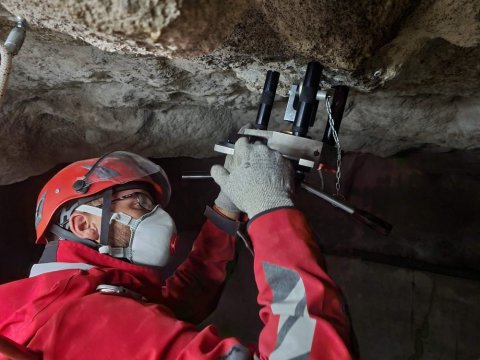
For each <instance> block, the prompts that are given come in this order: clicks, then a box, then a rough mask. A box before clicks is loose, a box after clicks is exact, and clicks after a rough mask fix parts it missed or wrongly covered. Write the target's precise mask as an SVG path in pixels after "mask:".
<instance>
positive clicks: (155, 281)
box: [38, 240, 164, 289]
mask: <svg viewBox="0 0 480 360" xmlns="http://www.w3.org/2000/svg"><path fill="white" fill-rule="evenodd" d="M55 262H57V263H78V264H85V265H88V266H89V267H93V268H97V267H98V268H102V269H105V268H108V269H112V270H121V271H126V272H127V273H129V274H132V275H134V276H135V277H137V278H142V279H144V281H147V282H148V283H149V284H151V285H152V286H154V287H156V289H158V286H162V285H164V279H163V277H162V270H161V268H154V267H150V266H142V265H135V264H132V263H130V262H127V261H123V260H120V259H117V258H114V257H111V256H109V255H104V254H100V253H99V252H98V251H97V250H96V249H92V248H90V247H88V246H86V245H84V244H82V243H78V242H75V241H69V240H56V241H51V242H49V243H48V244H47V245H45V249H44V251H43V254H42V256H41V258H40V260H39V262H38V263H39V264H51V263H55ZM78 268H81V267H78ZM57 270H59V269H57ZM52 271H54V270H52Z"/></svg>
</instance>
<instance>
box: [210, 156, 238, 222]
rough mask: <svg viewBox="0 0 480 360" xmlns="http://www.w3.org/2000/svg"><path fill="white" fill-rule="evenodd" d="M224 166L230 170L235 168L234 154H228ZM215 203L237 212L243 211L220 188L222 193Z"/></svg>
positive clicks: (221, 207)
mask: <svg viewBox="0 0 480 360" xmlns="http://www.w3.org/2000/svg"><path fill="white" fill-rule="evenodd" d="M223 166H224V167H225V169H227V171H228V172H231V171H232V170H233V156H232V155H227V157H226V158H225V164H224V165H223ZM215 205H217V207H219V208H220V209H223V210H227V211H230V212H233V213H236V214H240V212H241V211H240V209H239V208H238V207H236V206H235V204H234V203H233V202H232V200H230V198H229V197H228V196H227V195H226V194H225V193H224V192H223V191H222V190H220V193H219V194H218V196H217V198H216V199H215Z"/></svg>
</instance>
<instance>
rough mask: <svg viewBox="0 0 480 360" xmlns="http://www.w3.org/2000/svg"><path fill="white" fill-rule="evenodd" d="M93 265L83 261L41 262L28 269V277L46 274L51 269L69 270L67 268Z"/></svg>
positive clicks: (81, 267) (86, 268)
mask: <svg viewBox="0 0 480 360" xmlns="http://www.w3.org/2000/svg"><path fill="white" fill-rule="evenodd" d="M93 267H94V266H92V265H89V264H84V263H64V262H51V263H43V264H35V265H33V266H32V269H31V270H30V275H29V277H34V276H37V275H42V274H46V273H49V272H53V271H60V270H69V269H79V270H89V269H91V268H93Z"/></svg>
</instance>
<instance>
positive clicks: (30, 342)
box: [0, 208, 351, 360]
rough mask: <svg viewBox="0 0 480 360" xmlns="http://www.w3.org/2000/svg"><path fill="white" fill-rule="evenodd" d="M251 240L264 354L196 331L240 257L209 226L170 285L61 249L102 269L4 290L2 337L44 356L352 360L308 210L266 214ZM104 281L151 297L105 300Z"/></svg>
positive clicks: (148, 273)
mask: <svg viewBox="0 0 480 360" xmlns="http://www.w3.org/2000/svg"><path fill="white" fill-rule="evenodd" d="M248 233H249V235H250V237H251V240H252V244H253V248H254V250H255V258H254V272H255V279H256V283H257V287H258V291H259V293H258V303H259V304H260V305H261V306H262V308H261V311H260V317H261V320H262V321H263V322H264V324H265V326H264V328H263V330H262V331H261V334H260V337H259V343H258V348H257V349H251V348H250V349H248V348H246V347H245V346H243V345H242V344H241V343H240V342H239V341H238V340H237V339H235V338H222V337H220V336H218V335H217V333H216V331H215V329H214V328H213V326H208V327H206V328H204V329H203V330H200V331H199V330H197V329H196V328H195V326H194V325H193V324H192V323H195V322H198V321H200V320H202V319H204V318H205V317H206V316H207V315H208V314H209V313H210V312H211V311H212V309H213V308H214V307H215V305H216V302H217V300H218V297H219V295H220V293H221V290H222V286H223V282H224V280H225V278H226V276H227V269H226V266H227V263H228V262H229V261H231V260H232V259H233V256H234V240H233V238H232V237H230V236H228V235H226V234H225V233H224V232H223V231H221V230H220V229H218V228H217V227H216V226H215V225H213V223H211V222H210V221H207V222H206V223H205V225H204V226H203V228H202V230H201V232H200V234H199V236H198V237H197V239H196V240H195V243H194V247H193V249H192V251H191V253H190V255H189V256H188V258H187V260H186V261H185V262H184V263H183V264H182V265H181V266H180V267H179V268H178V269H177V271H176V272H175V274H174V275H173V276H172V277H171V278H169V279H167V280H166V281H164V280H162V277H161V276H160V274H158V273H157V272H155V271H154V270H152V269H150V268H147V267H142V266H137V265H133V264H130V263H127V262H124V261H121V260H118V259H115V258H112V257H109V256H107V255H102V254H99V253H98V252H97V251H96V250H94V249H91V248H89V247H87V246H85V245H82V244H80V243H76V242H72V241H60V242H58V249H57V253H56V257H57V258H56V261H58V262H69V263H86V264H90V265H93V266H94V267H93V268H91V269H89V270H81V269H68V270H60V271H53V272H47V273H44V274H41V275H37V276H34V277H31V278H28V279H23V280H19V281H14V282H11V283H7V284H4V285H2V286H0V302H1V306H0V334H2V335H4V336H6V337H8V338H10V339H12V340H14V341H16V342H17V343H20V344H23V345H25V346H27V347H28V348H29V349H30V350H31V351H34V352H38V353H41V354H42V355H43V359H69V360H70V359H102V360H103V359H115V360H118V359H231V360H233V359H235V360H239V359H252V358H255V359H257V358H260V359H267V358H270V359H292V358H295V359H308V358H310V359H350V358H351V356H350V354H349V350H348V348H347V344H349V342H350V338H349V336H350V334H349V326H348V325H347V321H346V318H345V315H344V312H343V310H342V304H341V300H340V294H339V291H338V289H337V288H336V286H335V284H334V283H333V281H332V280H331V279H330V277H329V276H328V275H327V274H326V273H325V271H324V270H323V269H322V267H321V266H319V265H318V264H319V258H320V253H319V249H318V246H317V245H316V243H315V241H314V239H313V237H312V234H311V232H310V230H309V226H308V225H307V223H306V221H305V219H304V217H303V215H302V214H301V212H299V211H298V210H296V209H293V208H286V209H276V210H273V211H271V212H268V213H266V214H263V215H260V216H258V217H257V218H255V219H254V220H253V221H252V222H251V223H250V225H249V228H248ZM100 284H110V285H121V286H124V287H125V288H128V289H130V290H132V291H135V292H137V293H139V294H141V295H143V296H144V297H145V298H146V299H147V300H145V301H143V300H136V299H133V298H129V297H123V296H114V295H106V294H102V293H100V292H97V291H96V290H95V289H96V287H97V286H98V285H100ZM178 319H182V320H183V321H182V320H178ZM187 321H188V322H187ZM0 357H1V355H0Z"/></svg>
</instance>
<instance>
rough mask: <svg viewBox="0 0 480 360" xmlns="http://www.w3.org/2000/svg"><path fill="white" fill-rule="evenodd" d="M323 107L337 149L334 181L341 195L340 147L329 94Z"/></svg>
mask: <svg viewBox="0 0 480 360" xmlns="http://www.w3.org/2000/svg"><path fill="white" fill-rule="evenodd" d="M325 107H326V109H327V114H328V123H329V124H330V129H331V130H332V135H333V139H334V140H335V148H336V149H337V171H336V173H335V176H336V178H337V181H336V183H335V189H336V191H337V193H336V194H335V195H336V196H341V194H340V177H341V176H342V172H341V166H342V148H341V147H340V139H339V138H338V133H337V131H336V130H335V126H334V125H335V120H334V119H333V115H332V110H331V108H330V96H327V97H326V98H325Z"/></svg>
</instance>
